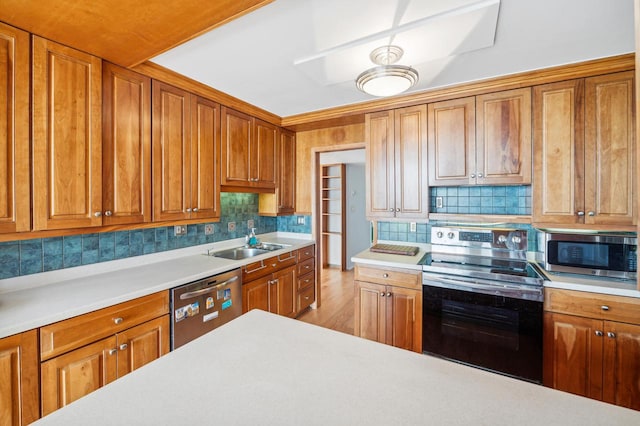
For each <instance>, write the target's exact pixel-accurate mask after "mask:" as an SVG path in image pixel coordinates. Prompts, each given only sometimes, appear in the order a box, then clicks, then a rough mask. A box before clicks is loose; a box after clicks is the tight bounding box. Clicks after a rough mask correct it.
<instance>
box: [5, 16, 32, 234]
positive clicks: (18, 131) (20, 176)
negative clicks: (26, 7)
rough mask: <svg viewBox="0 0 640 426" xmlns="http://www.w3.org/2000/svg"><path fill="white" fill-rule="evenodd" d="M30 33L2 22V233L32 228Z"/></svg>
mask: <svg viewBox="0 0 640 426" xmlns="http://www.w3.org/2000/svg"><path fill="white" fill-rule="evenodd" d="M29 72H30V71H29V34H28V33H26V32H24V31H20V30H18V29H16V28H13V27H10V26H8V25H5V24H2V23H0V233H10V232H21V231H28V230H29V229H30V228H31V220H30V219H31V216H30V194H31V186H30V184H29V183H30V179H29V115H30V112H29Z"/></svg>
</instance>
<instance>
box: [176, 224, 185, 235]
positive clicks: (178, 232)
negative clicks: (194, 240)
mask: <svg viewBox="0 0 640 426" xmlns="http://www.w3.org/2000/svg"><path fill="white" fill-rule="evenodd" d="M173 233H174V235H175V236H176V237H178V236H180V235H187V225H176V226H174V227H173Z"/></svg>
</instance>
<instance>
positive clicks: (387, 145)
mask: <svg viewBox="0 0 640 426" xmlns="http://www.w3.org/2000/svg"><path fill="white" fill-rule="evenodd" d="M364 124H365V138H366V139H367V150H366V151H367V153H366V154H367V162H366V186H367V197H366V202H367V217H374V218H385V217H394V216H395V207H396V206H395V200H396V196H395V168H394V161H395V160H394V156H395V147H394V143H393V138H394V133H395V132H394V113H393V111H383V112H377V113H373V114H366V115H365V121H364Z"/></svg>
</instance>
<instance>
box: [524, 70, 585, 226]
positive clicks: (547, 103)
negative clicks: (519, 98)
mask: <svg viewBox="0 0 640 426" xmlns="http://www.w3.org/2000/svg"><path fill="white" fill-rule="evenodd" d="M583 92H584V81H583V80H569V81H563V82H560V83H552V84H545V85H543V86H536V87H534V88H533V128H534V134H533V146H534V150H533V174H534V176H535V178H534V179H533V222H534V223H549V224H575V223H584V219H583V216H582V215H578V212H582V214H584V172H585V170H584V103H583V98H584V93H583Z"/></svg>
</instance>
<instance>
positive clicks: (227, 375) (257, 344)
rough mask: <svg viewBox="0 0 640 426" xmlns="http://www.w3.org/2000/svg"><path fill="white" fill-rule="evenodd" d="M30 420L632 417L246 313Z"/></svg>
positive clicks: (561, 420) (524, 421)
mask: <svg viewBox="0 0 640 426" xmlns="http://www.w3.org/2000/svg"><path fill="white" fill-rule="evenodd" d="M34 424H35V425H42V426H45V425H65V426H68V425H87V424H90V425H93V426H100V425H123V424H135V425H158V424H227V425H229V424H233V425H248V424H263V425H271V424H273V425H276V424H277V425H299V424H308V425H327V424H331V425H355V424H363V425H364V424H367V425H379V424H387V425H391V424H393V425H425V424H437V425H471V424H473V425H478V424H485V425H509V426H511V425H519V426H526V425H545V426H549V425H562V426H571V425H576V426H578V425H579V426H588V425H620V426H622V425H638V424H640V412H638V411H633V410H629V409H626V408H621V407H617V406H614V405H610V404H605V403H603V402H599V401H595V400H591V399H587V398H583V397H579V396H575V395H571V394H568V393H565V392H559V391H556V390H553V389H549V388H546V387H543V386H540V385H534V384H531V383H527V382H523V381H520V380H516V379H511V378H508V377H504V376H500V375H497V374H495V373H489V372H485V371H482V370H479V369H475V368H472V367H468V366H464V365H460V364H456V363H452V362H449V361H445V360H441V359H438V358H434V357H431V356H425V355H421V354H416V353H413V352H410V351H405V350H402V349H398V348H394V347H392V346H388V345H383V344H380V343H376V342H371V341H368V340H365V339H361V338H357V337H353V336H350V335H347V334H343V333H339V332H336V331H332V330H328V329H324V328H321V327H318V326H314V325H310V324H306V323H303V322H300V321H296V320H292V319H289V318H284V317H280V316H276V315H274V314H269V313H266V312H263V311H258V310H253V311H251V312H249V313H247V314H245V315H243V316H241V317H239V318H237V319H235V320H233V321H232V322H230V323H228V324H226V325H224V326H222V327H220V328H218V329H216V330H214V331H212V332H210V333H208V334H206V335H204V336H202V337H200V338H199V339H196V340H194V341H193V342H191V343H189V344H187V345H185V346H183V347H181V348H179V349H178V350H176V351H174V352H171V353H169V354H168V355H166V356H164V357H162V358H160V359H159V360H157V361H155V362H153V363H150V364H148V365H146V366H144V367H142V368H140V369H138V370H135V371H134V372H132V373H130V374H128V375H126V376H125V377H123V378H121V379H119V380H117V381H115V382H114V383H112V384H109V385H108V386H106V387H104V388H101V389H99V390H97V391H95V392H93V393H91V394H89V395H87V396H86V397H84V398H82V399H80V400H78V401H76V402H74V403H72V404H70V405H68V406H66V407H64V408H62V409H60V410H58V411H55V412H53V413H52V414H50V415H49V416H47V417H45V418H43V419H41V420H39V421H38V422H36V423H34Z"/></svg>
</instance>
